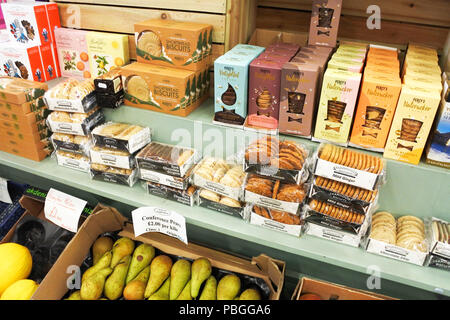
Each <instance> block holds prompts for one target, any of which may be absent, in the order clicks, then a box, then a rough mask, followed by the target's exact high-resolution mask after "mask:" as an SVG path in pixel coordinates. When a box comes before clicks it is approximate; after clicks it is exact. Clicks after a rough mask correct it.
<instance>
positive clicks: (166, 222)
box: [131, 207, 188, 244]
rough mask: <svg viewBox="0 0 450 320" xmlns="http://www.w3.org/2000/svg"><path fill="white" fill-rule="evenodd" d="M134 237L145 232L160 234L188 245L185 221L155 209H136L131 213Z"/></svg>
mask: <svg viewBox="0 0 450 320" xmlns="http://www.w3.org/2000/svg"><path fill="white" fill-rule="evenodd" d="M131 215H132V219H133V226H134V235H135V236H136V237H138V236H140V235H141V234H144V233H147V232H161V233H164V234H166V235H168V236H171V237H173V238H176V239H178V240H180V241H182V242H184V243H185V244H188V240H187V235H186V219H185V218H184V217H183V216H182V215H180V214H179V213H176V212H174V211H169V210H165V209H161V208H156V207H142V208H137V209H135V210H133V211H132V212H131Z"/></svg>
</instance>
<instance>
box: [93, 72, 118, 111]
mask: <svg viewBox="0 0 450 320" xmlns="http://www.w3.org/2000/svg"><path fill="white" fill-rule="evenodd" d="M94 85H95V92H96V95H97V104H98V106H99V107H101V108H113V109H115V108H118V107H120V106H121V105H122V104H123V101H124V96H125V93H124V90H123V83H122V76H121V74H120V68H115V69H112V70H110V71H109V72H108V73H105V74H104V75H102V76H100V77H98V78H96V79H94Z"/></svg>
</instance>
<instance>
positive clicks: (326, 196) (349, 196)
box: [305, 144, 385, 247]
mask: <svg viewBox="0 0 450 320" xmlns="http://www.w3.org/2000/svg"><path fill="white" fill-rule="evenodd" d="M384 171H385V170H384V163H383V161H382V160H381V159H380V158H378V157H375V156H372V155H367V154H364V153H361V152H357V151H353V150H349V149H346V148H342V147H338V146H336V145H333V144H321V145H320V146H319V149H318V151H317V157H316V159H315V168H314V178H313V183H312V185H311V187H310V190H309V205H308V208H307V212H306V218H305V220H306V222H307V227H306V233H307V234H311V235H314V236H318V237H322V238H326V239H330V240H334V241H337V242H341V243H345V244H348V245H351V246H355V247H358V246H359V244H360V243H361V239H362V237H363V235H364V234H365V232H366V230H367V228H368V226H369V221H370V217H371V214H372V212H373V210H374V209H375V206H376V203H377V200H378V190H379V187H380V185H381V183H382V180H383V175H384ZM330 234H332V236H330Z"/></svg>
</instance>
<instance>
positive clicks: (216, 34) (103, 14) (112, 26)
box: [58, 3, 225, 43]
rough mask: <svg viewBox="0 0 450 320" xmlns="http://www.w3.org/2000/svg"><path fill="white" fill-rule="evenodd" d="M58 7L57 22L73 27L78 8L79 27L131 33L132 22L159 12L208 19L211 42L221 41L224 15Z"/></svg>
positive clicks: (172, 16) (176, 17)
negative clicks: (210, 26) (211, 28)
mask: <svg viewBox="0 0 450 320" xmlns="http://www.w3.org/2000/svg"><path fill="white" fill-rule="evenodd" d="M58 7H59V14H60V17H61V25H62V26H64V27H75V26H73V25H71V23H72V21H73V20H74V19H73V14H74V12H77V11H78V10H79V13H80V26H79V28H81V29H88V30H97V31H109V32H118V33H129V34H134V24H135V23H137V22H140V21H144V20H148V19H158V18H161V15H162V14H166V15H167V19H174V20H178V21H195V22H199V23H209V24H211V25H212V26H213V28H214V31H213V42H216V43H224V41H225V15H217V14H209V13H197V12H182V11H167V10H156V9H140V8H126V9H124V8H121V7H109V6H94V5H79V4H64V3H59V4H58Z"/></svg>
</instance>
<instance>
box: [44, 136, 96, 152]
mask: <svg viewBox="0 0 450 320" xmlns="http://www.w3.org/2000/svg"><path fill="white" fill-rule="evenodd" d="M50 139H51V141H52V143H53V147H54V148H55V150H61V151H66V152H71V153H76V154H82V155H86V156H89V150H90V149H91V147H92V139H91V138H90V137H88V136H76V135H73V134H65V133H54V134H52V136H51V137H50Z"/></svg>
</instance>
